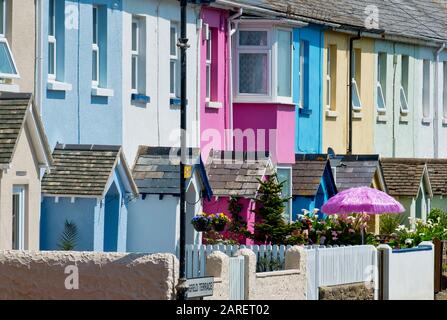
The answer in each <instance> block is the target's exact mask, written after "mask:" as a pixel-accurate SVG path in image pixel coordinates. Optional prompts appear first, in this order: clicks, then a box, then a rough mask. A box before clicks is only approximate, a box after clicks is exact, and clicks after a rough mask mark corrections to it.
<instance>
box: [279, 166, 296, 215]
mask: <svg viewBox="0 0 447 320" xmlns="http://www.w3.org/2000/svg"><path fill="white" fill-rule="evenodd" d="M276 170H277V172H278V170H287V171H289V178H288V181H287V183H288V184H289V192H290V195H289V196H290V199H289V200H288V204H289V212H284V215H286V214H288V215H289V220H286V219H284V220H286V221H287V222H291V221H292V220H293V217H292V215H293V210H292V202H293V199H292V175H293V174H292V171H293V170H292V168H291V167H286V166H280V165H279V166H277V168H276ZM279 182H280V181H279ZM282 196H283V197H284V195H282Z"/></svg>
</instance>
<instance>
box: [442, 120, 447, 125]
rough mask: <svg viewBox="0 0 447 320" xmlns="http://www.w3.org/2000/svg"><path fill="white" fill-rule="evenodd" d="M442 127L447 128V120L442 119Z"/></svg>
mask: <svg viewBox="0 0 447 320" xmlns="http://www.w3.org/2000/svg"><path fill="white" fill-rule="evenodd" d="M442 125H443V126H447V118H442Z"/></svg>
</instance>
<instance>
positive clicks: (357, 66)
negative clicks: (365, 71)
mask: <svg viewBox="0 0 447 320" xmlns="http://www.w3.org/2000/svg"><path fill="white" fill-rule="evenodd" d="M352 55H353V57H352V59H353V70H351V72H352V79H351V94H352V108H353V109H354V110H359V111H360V110H361V109H362V100H361V83H362V51H361V50H360V49H354V52H353V53H352Z"/></svg>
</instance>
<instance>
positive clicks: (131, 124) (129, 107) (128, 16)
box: [116, 0, 200, 162]
mask: <svg viewBox="0 0 447 320" xmlns="http://www.w3.org/2000/svg"><path fill="white" fill-rule="evenodd" d="M199 13H200V10H199V9H198V8H196V7H194V6H189V10H188V14H187V37H188V39H189V42H188V43H189V44H190V45H191V47H190V48H189V49H188V51H187V59H188V71H187V72H188V73H187V81H188V90H187V92H188V93H187V99H188V108H187V119H188V120H187V121H188V124H187V126H188V135H189V136H188V145H189V146H192V147H198V146H199V139H198V136H199V107H198V100H197V99H196V97H197V96H198V89H197V84H198V81H199V80H200V79H198V77H197V74H198V67H197V66H198V54H197V52H198V45H199V41H198V34H199V31H198V30H197V23H196V22H197V18H198V16H199ZM133 14H136V15H139V17H140V18H143V19H144V20H145V21H146V29H147V33H146V51H147V58H146V68H145V72H146V79H147V80H146V90H145V91H146V92H144V94H146V95H147V96H149V97H150V99H151V101H150V103H148V104H141V103H132V102H131V39H132V37H131V21H132V15H133ZM122 15H123V17H122V20H121V21H120V26H119V28H120V29H122V34H121V33H117V35H116V36H117V39H122V41H121V40H119V41H116V42H118V43H121V42H122V48H120V55H119V57H117V58H118V59H117V60H116V61H122V65H123V69H122V72H123V77H122V82H119V83H118V84H117V86H122V92H123V95H122V97H121V98H120V105H122V106H123V110H124V111H123V115H122V118H120V120H122V121H123V129H122V130H123V145H124V151H125V154H126V158H127V159H128V160H129V161H130V162H133V161H134V159H135V155H136V152H137V149H138V146H139V145H149V146H179V145H180V140H179V132H178V128H179V125H180V107H179V106H171V105H170V94H169V89H170V76H169V65H170V57H169V49H170V41H169V37H170V24H171V20H172V21H176V22H179V21H180V9H179V3H178V1H175V0H163V1H156V0H150V1H146V0H126V1H124V2H123V12H122ZM119 65H121V63H119ZM120 72H121V70H120ZM117 90H118V89H117ZM139 93H143V92H139Z"/></svg>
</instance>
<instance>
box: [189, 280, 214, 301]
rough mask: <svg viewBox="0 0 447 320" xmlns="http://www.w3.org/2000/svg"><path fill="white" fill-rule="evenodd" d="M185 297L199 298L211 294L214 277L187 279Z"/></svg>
mask: <svg viewBox="0 0 447 320" xmlns="http://www.w3.org/2000/svg"><path fill="white" fill-rule="evenodd" d="M186 283H187V284H188V291H187V298H201V297H209V296H212V295H213V289H214V277H203V278H192V279H187V280H186Z"/></svg>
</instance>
